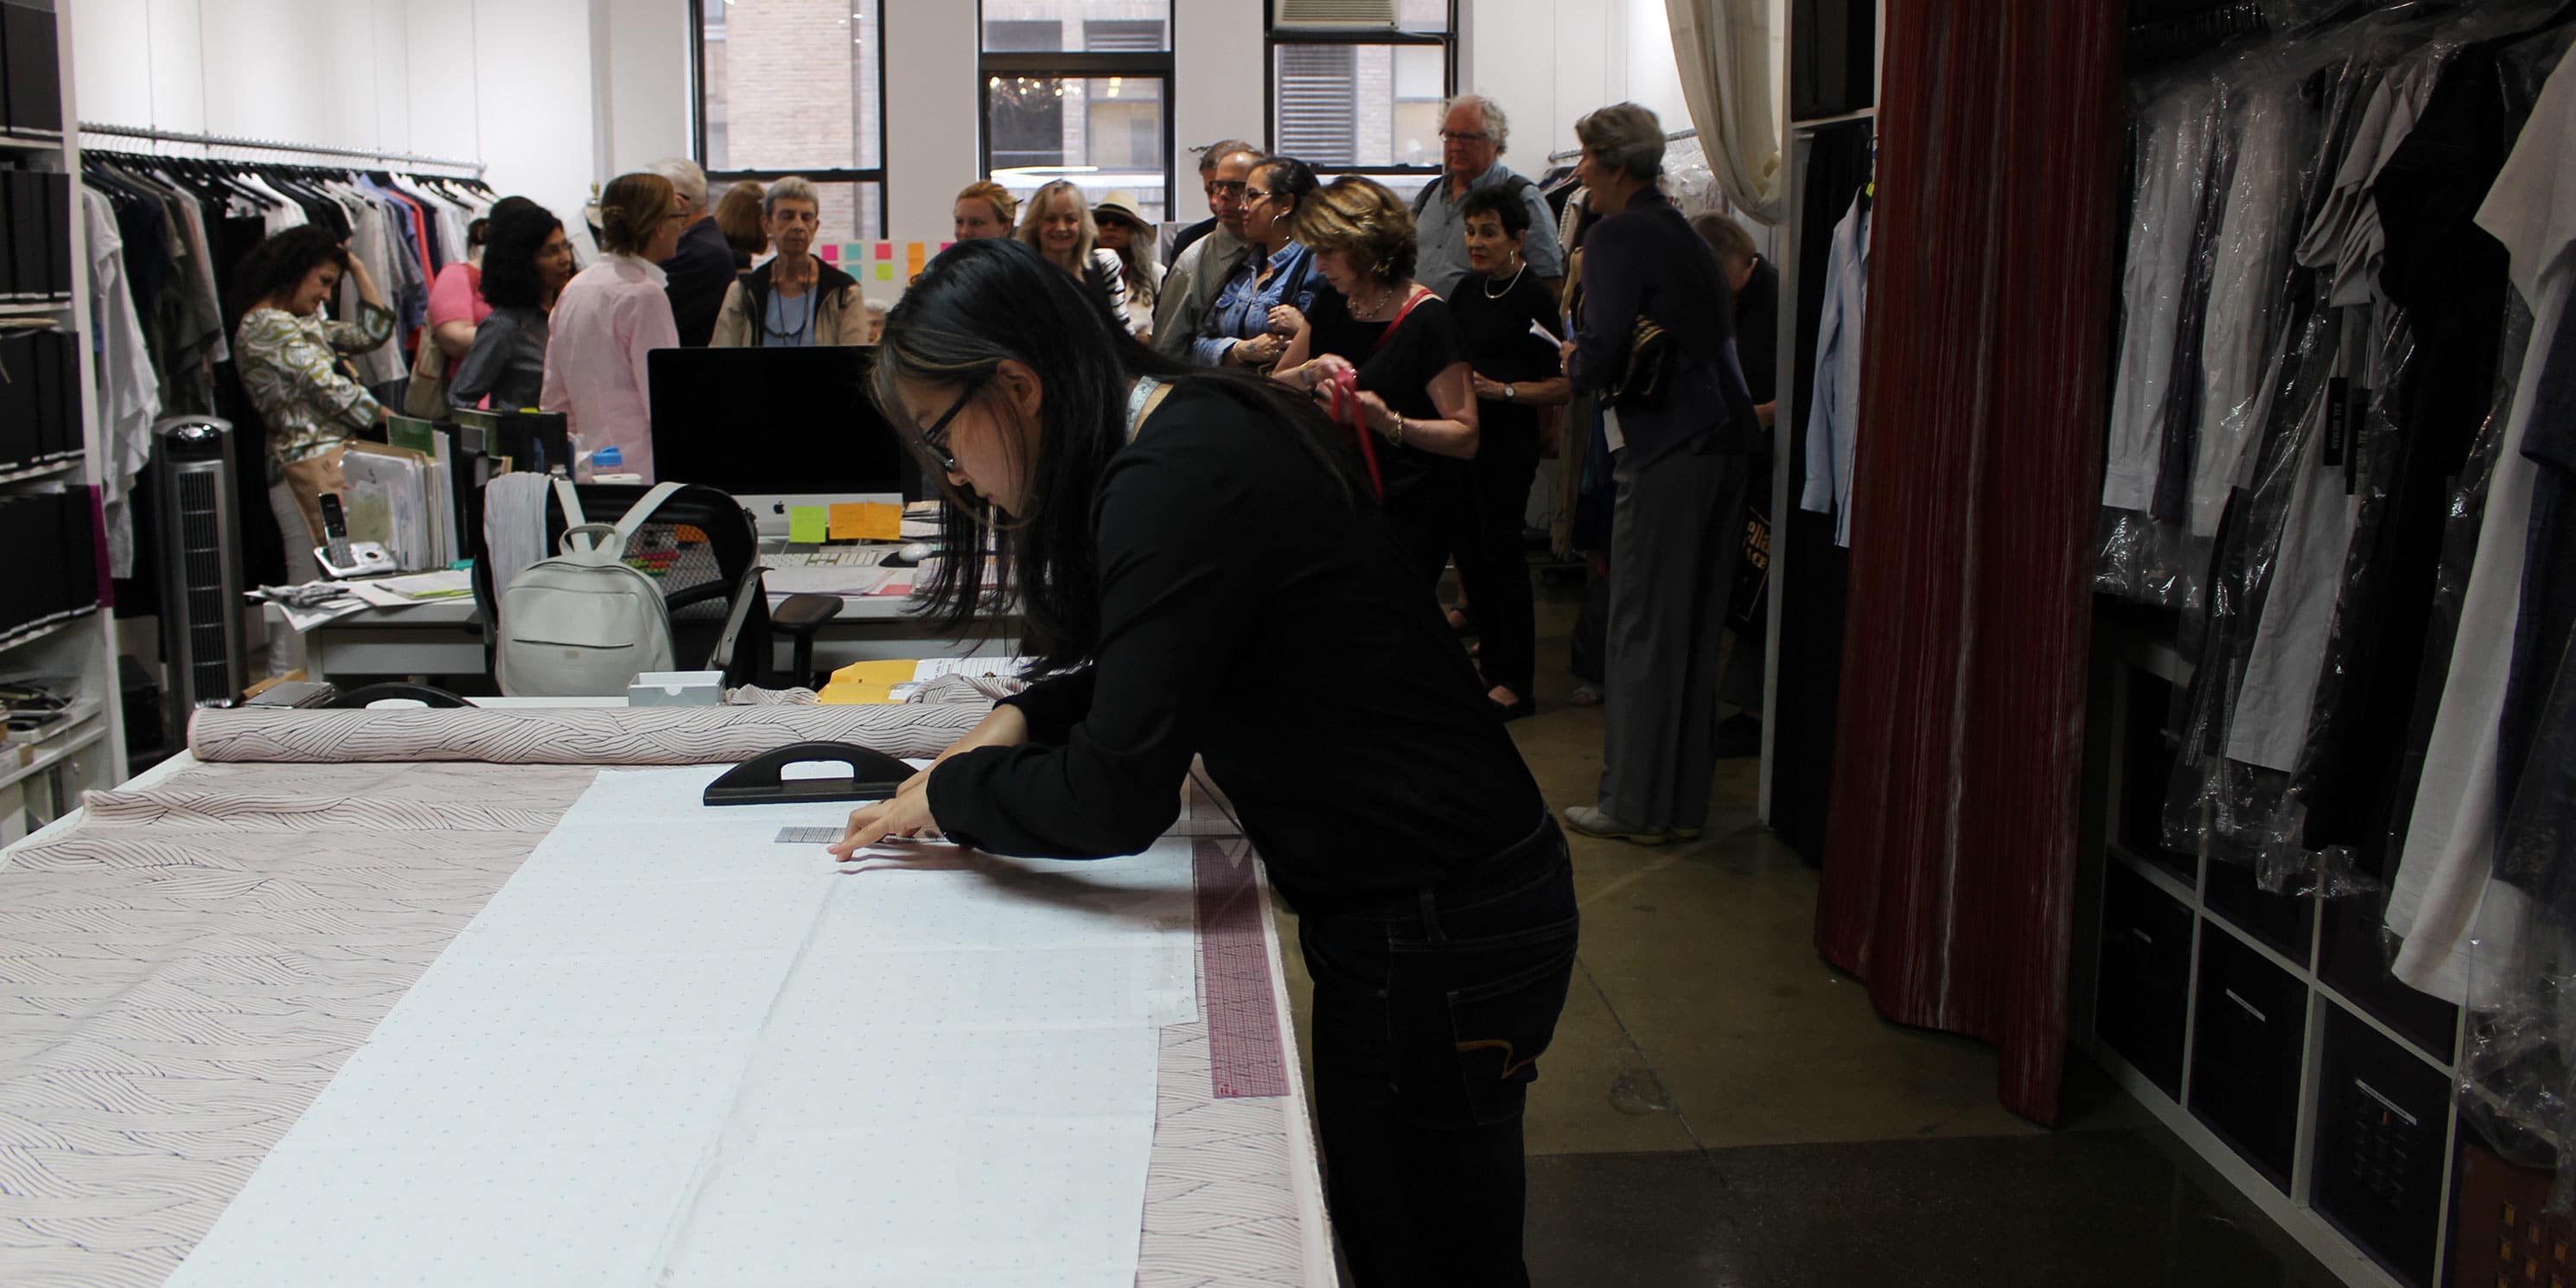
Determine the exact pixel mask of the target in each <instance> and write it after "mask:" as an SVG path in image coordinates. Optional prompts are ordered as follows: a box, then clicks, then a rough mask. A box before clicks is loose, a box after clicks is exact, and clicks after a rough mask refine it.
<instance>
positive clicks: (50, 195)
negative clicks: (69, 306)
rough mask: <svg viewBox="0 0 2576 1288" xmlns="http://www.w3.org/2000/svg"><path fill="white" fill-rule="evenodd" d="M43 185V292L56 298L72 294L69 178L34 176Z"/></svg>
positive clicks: (46, 175) (70, 185)
mask: <svg viewBox="0 0 2576 1288" xmlns="http://www.w3.org/2000/svg"><path fill="white" fill-rule="evenodd" d="M36 179H37V181H38V182H39V183H41V184H43V185H44V191H43V193H42V197H43V200H44V203H45V290H46V292H47V293H48V294H50V295H52V296H54V297H55V298H56V299H69V298H71V293H72V177H71V176H70V175H67V174H57V173H54V172H52V171H40V172H38V173H37V175H36Z"/></svg>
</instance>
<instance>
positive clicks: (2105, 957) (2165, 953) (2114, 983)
mask: <svg viewBox="0 0 2576 1288" xmlns="http://www.w3.org/2000/svg"><path fill="white" fill-rule="evenodd" d="M2191 923H2192V916H2191V909H2190V908H2189V907H2188V906H2186V905H2184V904H2183V903H2181V902H2179V901H2177V900H2176V899H2175V898H2174V897H2173V896H2172V895H2169V894H2166V893H2165V892H2164V891H2163V890H2161V889H2159V888H2157V886H2156V884H2155V883H2154V882H2152V881H2149V880H2148V879H2147V878H2145V877H2143V876H2140V875H2139V874H2138V873H2137V872H2135V871H2133V870H2131V869H2130V868H2129V867H2128V866H2126V865H2125V864H2121V863H2118V862H2113V863H2112V864H2111V865H2110V866H2109V868H2108V869H2107V871H2106V872H2105V875H2104V876H2103V880H2102V958H2101V974H2100V977H2099V981H2098V983H2097V984H2096V994H2095V1003H2094V1016H2093V1029H2094V1032H2096V1033H2098V1034H2100V1035H2101V1038H2102V1041H2103V1043H2104V1044H2105V1045H2107V1046H2109V1047H2110V1048H2111V1049H2112V1050H2114V1051H2117V1052H2119V1053H2120V1057H2121V1058H2122V1059H2124V1060H2127V1061H2128V1062H2129V1063H2130V1065H2131V1066H2133V1067H2135V1068H2136V1069H2137V1071H2138V1072H2140V1073H2143V1074H2145V1075H2147V1078H2148V1079H2149V1080H2150V1081H2152V1082H2154V1083H2155V1084H2156V1085H2157V1086H2159V1087H2162V1088H2164V1090H2165V1094H2166V1095H2168V1096H2171V1097H2173V1098H2174V1099H2176V1100H2180V1099H2182V1048H2183V1033H2184V1026H2185V1024H2186V1023H2187V1022H2188V1017H2189V1013H2190V1004H2191Z"/></svg>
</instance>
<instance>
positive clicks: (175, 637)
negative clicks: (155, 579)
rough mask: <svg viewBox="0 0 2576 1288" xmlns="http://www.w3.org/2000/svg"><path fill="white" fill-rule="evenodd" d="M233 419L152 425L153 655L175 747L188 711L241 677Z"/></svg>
mask: <svg viewBox="0 0 2576 1288" xmlns="http://www.w3.org/2000/svg"><path fill="white" fill-rule="evenodd" d="M232 433H233V427H232V423H231V422H229V421H225V420H220V419H218V418H216V417H213V416H171V417H167V418H165V419H163V420H161V421H160V422H158V423H156V424H154V425H153V426H152V463H153V466H154V469H153V475H154V477H155V478H156V479H158V480H159V492H160V496H159V504H160V518H161V658H162V661H164V662H165V663H167V664H168V666H169V673H170V679H169V682H170V691H171V697H172V698H173V702H172V703H171V718H172V721H173V723H174V724H175V726H176V727H175V729H174V730H173V734H174V737H173V740H172V741H173V744H174V745H176V744H180V743H184V742H185V740H186V738H187V736H188V728H187V726H188V717H189V715H190V714H191V713H193V712H195V711H196V709H197V708H198V707H199V706H200V705H203V704H205V703H210V702H224V701H229V700H231V699H232V698H235V697H238V696H239V695H240V694H241V691H242V686H243V685H244V684H246V683H248V678H247V671H248V666H249V653H248V643H247V641H245V640H244V639H243V631H242V594H243V591H244V589H245V588H244V587H243V585H242V562H241V514H240V513H239V511H238V510H237V509H236V508H235V507H236V505H237V502H236V501H235V500H234V495H235V493H234V490H233V463H232V444H231V439H232Z"/></svg>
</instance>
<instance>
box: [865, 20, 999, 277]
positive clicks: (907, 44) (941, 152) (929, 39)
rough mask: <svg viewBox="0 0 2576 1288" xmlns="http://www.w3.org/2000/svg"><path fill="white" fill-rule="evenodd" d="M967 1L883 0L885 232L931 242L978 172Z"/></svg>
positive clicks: (978, 126)
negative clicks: (959, 195) (958, 194)
mask: <svg viewBox="0 0 2576 1288" xmlns="http://www.w3.org/2000/svg"><path fill="white" fill-rule="evenodd" d="M975 18H976V5H975V4H974V3H973V0H885V42H886V45H885V111H886V149H885V167H886V235H887V236H889V237H893V238H895V239H898V240H903V241H929V242H932V243H934V244H935V243H937V242H939V241H944V240H946V239H947V237H948V235H949V233H950V231H951V230H952V229H953V228H954V227H955V226H956V220H955V218H954V217H953V215H952V213H951V212H952V211H953V210H954V209H955V207H956V200H955V198H956V196H957V190H958V189H960V188H963V187H965V186H966V185H967V184H970V183H973V182H975V181H976V180H977V179H980V178H982V177H983V166H982V164H981V161H980V158H981V156H982V153H981V150H980V140H981V132H982V123H981V121H980V119H979V116H980V113H981V110H982V108H981V104H982V102H983V99H982V96H981V94H980V93H979V91H978V90H977V87H976V83H975V66H976V55H977V49H978V46H979V45H980V43H981V40H980V37H979V36H978V33H977V30H976V26H975Z"/></svg>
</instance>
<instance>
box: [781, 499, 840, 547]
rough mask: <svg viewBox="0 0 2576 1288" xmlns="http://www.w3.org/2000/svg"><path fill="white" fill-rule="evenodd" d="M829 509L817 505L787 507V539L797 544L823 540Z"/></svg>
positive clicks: (809, 543)
mask: <svg viewBox="0 0 2576 1288" xmlns="http://www.w3.org/2000/svg"><path fill="white" fill-rule="evenodd" d="M830 517H831V511H829V510H826V509H824V508H823V507H821V506H819V505H791V506H789V507H787V539H788V540H789V541H793V542H796V543H797V544H799V545H817V544H820V543H821V542H822V541H823V540H824V536H823V533H824V529H825V526H826V521H827V520H828V519H829V518H830Z"/></svg>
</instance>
